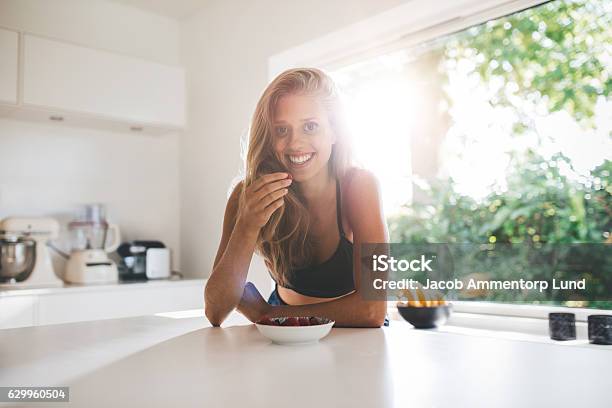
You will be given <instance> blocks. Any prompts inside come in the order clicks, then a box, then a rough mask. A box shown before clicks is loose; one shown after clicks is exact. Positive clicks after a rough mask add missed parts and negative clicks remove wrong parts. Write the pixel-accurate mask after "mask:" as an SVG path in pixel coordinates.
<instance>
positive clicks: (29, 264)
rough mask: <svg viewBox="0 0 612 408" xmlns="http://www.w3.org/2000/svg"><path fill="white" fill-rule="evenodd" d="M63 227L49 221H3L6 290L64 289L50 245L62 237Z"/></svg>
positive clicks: (0, 252)
mask: <svg viewBox="0 0 612 408" xmlns="http://www.w3.org/2000/svg"><path fill="white" fill-rule="evenodd" d="M59 229H60V226H59V223H58V222H57V221H56V220H55V219H53V218H46V217H8V218H5V219H3V220H1V221H0V283H1V284H2V286H11V287H19V286H24V287H30V286H61V285H63V282H62V281H61V280H60V279H59V278H58V277H57V276H56V275H55V271H54V270H53V264H52V263H51V256H50V254H49V250H48V249H47V243H48V242H49V241H50V240H52V239H55V238H57V237H58V235H59Z"/></svg>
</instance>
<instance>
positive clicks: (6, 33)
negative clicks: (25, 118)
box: [0, 28, 19, 105]
mask: <svg viewBox="0 0 612 408" xmlns="http://www.w3.org/2000/svg"><path fill="white" fill-rule="evenodd" d="M18 56H19V34H18V33H16V32H15V31H10V30H5V29H3V28H0V103H9V104H13V105H16V104H17V78H18V70H19V63H18V61H19V58H18Z"/></svg>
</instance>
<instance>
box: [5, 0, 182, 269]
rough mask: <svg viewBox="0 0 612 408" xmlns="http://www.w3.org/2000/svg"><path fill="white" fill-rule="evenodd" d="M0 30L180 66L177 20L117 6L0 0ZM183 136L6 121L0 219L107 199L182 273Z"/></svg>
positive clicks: (92, 0)
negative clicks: (162, 247)
mask: <svg viewBox="0 0 612 408" xmlns="http://www.w3.org/2000/svg"><path fill="white" fill-rule="evenodd" d="M0 26H5V27H8V28H12V29H15V30H21V31H27V32H31V33H35V34H39V35H45V36H49V37H53V38H56V39H60V40H63V41H70V42H73V43H77V44H80V45H85V46H89V47H92V48H98V49H105V50H109V51H113V52H117V53H121V54H125V55H130V56H135V57H141V58H145V59H149V60H152V61H156V62H161V63H165V64H169V65H177V64H178V60H179V58H178V56H179V46H178V39H179V25H178V22H177V21H175V20H172V19H168V18H164V17H161V16H158V15H155V14H152V13H146V12H143V11H141V10H139V9H136V8H133V7H128V6H124V5H120V4H116V3H112V2H106V1H98V0H87V1H83V0H53V1H48V0H1V1H0ZM179 139H180V135H179V134H174V135H167V136H164V137H151V136H145V135H140V134H134V133H114V132H107V131H95V130H89V129H77V128H71V127H65V126H62V125H61V124H56V123H51V122H49V123H48V124H47V123H29V122H20V121H15V120H6V119H1V120H0V218H2V217H5V216H7V215H19V214H24V215H36V214H40V215H44V214H53V215H56V214H59V215H65V214H70V211H72V210H73V209H74V208H75V207H76V206H77V205H79V204H83V203H89V202H103V203H106V204H107V207H108V212H109V215H110V217H111V218H112V221H114V222H116V223H118V224H119V225H120V227H121V228H122V232H123V234H124V238H125V239H138V238H140V239H160V240H162V241H164V242H165V243H166V244H167V245H168V246H170V247H171V248H172V250H173V258H174V265H173V266H174V267H175V268H179V267H180V263H179V260H180V249H179V241H180V236H179V228H180V226H179V220H180V213H179V210H180V207H179V199H180V197H179ZM184 272H186V274H187V275H193V274H190V273H189V272H191V271H184Z"/></svg>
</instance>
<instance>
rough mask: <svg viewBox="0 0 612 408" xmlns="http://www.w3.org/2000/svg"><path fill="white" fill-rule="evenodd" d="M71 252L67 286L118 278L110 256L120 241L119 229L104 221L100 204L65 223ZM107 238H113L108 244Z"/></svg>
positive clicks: (110, 281) (66, 271) (88, 206)
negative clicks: (68, 284)
mask: <svg viewBox="0 0 612 408" xmlns="http://www.w3.org/2000/svg"><path fill="white" fill-rule="evenodd" d="M68 231H69V233H70V240H71V250H70V256H69V257H68V261H67V263H66V270H65V273H64V277H63V278H64V281H66V282H68V283H87V284H88V283H114V282H117V281H118V279H119V274H118V271H117V265H116V264H115V262H113V261H112V260H111V259H110V258H109V257H108V253H110V252H113V251H115V250H116V249H117V247H118V246H119V243H120V242H121V234H120V232H119V227H118V226H117V225H115V224H109V223H108V221H107V220H106V209H105V207H104V205H102V204H91V205H87V206H85V207H84V208H83V209H82V211H81V213H80V214H79V215H78V216H77V218H76V219H75V220H73V221H72V222H70V223H69V224H68ZM109 236H110V237H112V238H111V239H110V242H109V239H108V238H109Z"/></svg>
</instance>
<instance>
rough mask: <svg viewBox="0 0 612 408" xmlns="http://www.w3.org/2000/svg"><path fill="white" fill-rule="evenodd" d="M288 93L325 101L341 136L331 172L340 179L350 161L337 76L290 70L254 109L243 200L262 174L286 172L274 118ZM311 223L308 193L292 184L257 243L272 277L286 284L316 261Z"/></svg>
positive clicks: (262, 230)
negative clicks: (275, 145)
mask: <svg viewBox="0 0 612 408" xmlns="http://www.w3.org/2000/svg"><path fill="white" fill-rule="evenodd" d="M288 94H307V95H313V96H316V97H319V98H320V101H321V102H322V103H323V106H324V107H325V109H326V111H327V113H328V117H329V122H330V125H331V127H332V130H333V131H334V133H335V135H336V140H335V143H334V145H333V146H332V152H331V156H330V158H329V161H328V169H329V174H330V175H332V176H334V177H336V178H339V177H341V176H342V175H343V174H344V173H345V172H346V170H347V169H348V168H349V166H350V164H351V154H350V144H349V140H348V128H347V124H346V120H345V115H344V110H343V107H342V100H341V97H340V93H339V90H338V89H337V87H336V85H335V84H334V82H333V80H332V79H331V78H330V77H329V76H328V75H327V74H326V73H324V72H323V71H321V70H319V69H316V68H295V69H289V70H287V71H285V72H283V73H281V74H280V75H278V76H277V77H276V78H275V79H274V80H273V81H272V82H271V83H270V84H269V85H268V86H267V87H266V89H265V90H264V92H263V94H262V95H261V97H260V98H259V102H258V103H257V106H256V108H255V112H254V114H253V118H252V121H251V126H250V129H249V141H248V148H247V153H246V160H245V161H246V163H245V164H246V166H245V167H246V168H245V173H246V174H245V179H244V184H243V189H242V193H241V199H240V202H241V203H243V202H244V192H245V189H246V187H248V186H249V185H251V184H252V183H253V182H254V181H255V180H257V179H258V178H259V177H261V176H262V175H264V174H269V173H275V172H283V171H284V172H286V171H287V168H285V167H284V165H283V164H282V163H281V162H280V161H279V160H278V159H277V157H276V155H275V153H274V149H273V144H272V143H273V141H272V135H273V133H272V129H273V128H272V123H273V119H274V112H275V109H276V105H277V103H278V101H279V99H280V98H281V97H282V96H284V95H288ZM309 226H310V219H309V213H308V210H307V208H306V205H305V200H304V197H303V196H302V195H301V194H300V192H299V189H298V188H297V186H292V187H290V188H289V192H288V194H287V195H285V204H284V205H283V206H282V207H280V208H279V209H278V210H276V211H275V212H274V214H272V216H271V217H270V220H269V221H268V223H267V224H266V225H265V226H264V227H263V228H262V229H261V230H260V233H259V237H258V239H257V247H256V251H257V252H258V253H259V254H260V255H262V256H263V258H264V260H265V261H266V264H267V265H268V268H269V269H270V273H271V274H272V277H273V278H274V279H275V280H276V282H278V283H279V284H280V285H285V284H286V283H287V281H288V274H289V273H290V270H291V269H294V268H302V267H306V266H308V265H309V264H311V260H312V255H313V243H312V240H311V239H310V237H309Z"/></svg>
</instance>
